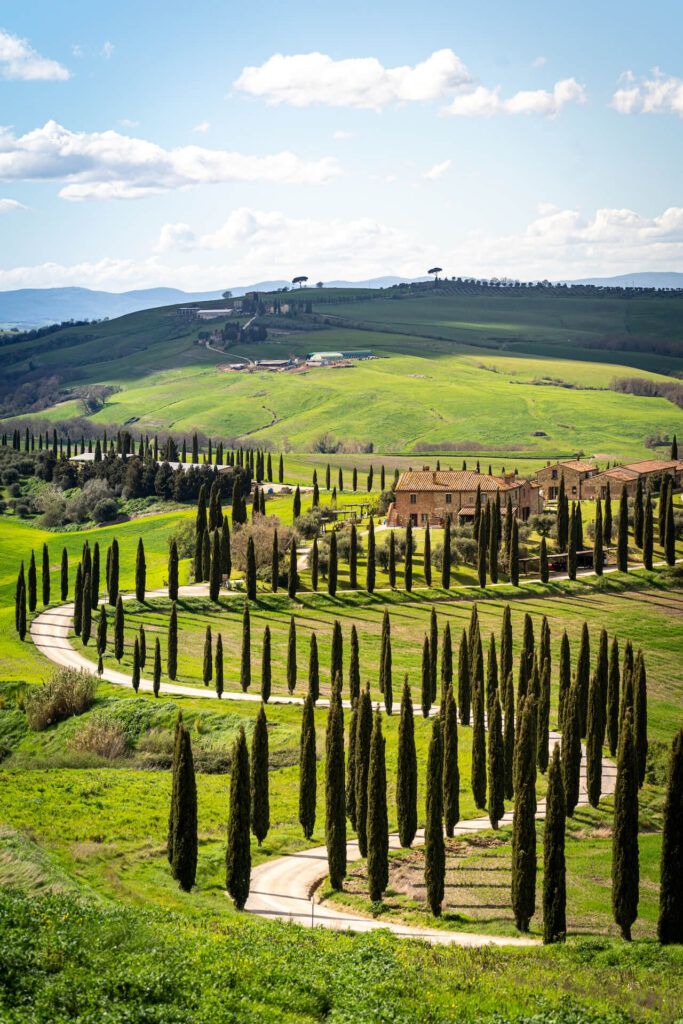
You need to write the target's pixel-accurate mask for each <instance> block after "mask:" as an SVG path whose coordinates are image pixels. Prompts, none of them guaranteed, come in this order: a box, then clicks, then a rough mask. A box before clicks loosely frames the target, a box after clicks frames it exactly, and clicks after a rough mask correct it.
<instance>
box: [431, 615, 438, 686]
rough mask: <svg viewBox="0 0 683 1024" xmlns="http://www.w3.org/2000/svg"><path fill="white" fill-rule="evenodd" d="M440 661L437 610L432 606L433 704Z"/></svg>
mask: <svg viewBox="0 0 683 1024" xmlns="http://www.w3.org/2000/svg"><path fill="white" fill-rule="evenodd" d="M438 661H439V629H438V625H437V621H436V608H435V607H434V605H432V610H431V614H430V616H429V681H430V687H431V695H432V704H433V703H434V702H435V701H436V668H437V665H438Z"/></svg>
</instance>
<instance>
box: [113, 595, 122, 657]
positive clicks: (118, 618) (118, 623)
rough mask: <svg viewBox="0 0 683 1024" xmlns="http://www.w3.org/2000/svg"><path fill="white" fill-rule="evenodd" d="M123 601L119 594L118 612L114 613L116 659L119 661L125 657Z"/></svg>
mask: <svg viewBox="0 0 683 1024" xmlns="http://www.w3.org/2000/svg"><path fill="white" fill-rule="evenodd" d="M123 626H124V619H123V601H122V600H121V595H120V594H119V596H118V598H117V601H116V611H115V613H114V657H115V658H116V660H117V661H121V658H122V657H123Z"/></svg>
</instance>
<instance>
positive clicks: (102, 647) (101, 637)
mask: <svg viewBox="0 0 683 1024" xmlns="http://www.w3.org/2000/svg"><path fill="white" fill-rule="evenodd" d="M106 649H107V613H106V611H105V610H104V605H103V604H102V605H100V614H99V616H98V619H97V653H98V654H104V652H105V651H106Z"/></svg>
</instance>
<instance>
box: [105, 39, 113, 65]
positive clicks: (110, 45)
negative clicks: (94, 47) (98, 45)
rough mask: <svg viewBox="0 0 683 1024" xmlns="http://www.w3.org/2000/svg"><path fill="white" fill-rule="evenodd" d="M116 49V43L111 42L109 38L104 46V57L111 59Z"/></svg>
mask: <svg viewBox="0 0 683 1024" xmlns="http://www.w3.org/2000/svg"><path fill="white" fill-rule="evenodd" d="M115 49H116V47H115V46H114V44H113V43H110V42H109V40H108V39H107V41H106V43H105V44H104V46H103V47H102V56H103V57H104V59H105V60H109V58H110V57H111V55H112V53H113V52H114V50H115Z"/></svg>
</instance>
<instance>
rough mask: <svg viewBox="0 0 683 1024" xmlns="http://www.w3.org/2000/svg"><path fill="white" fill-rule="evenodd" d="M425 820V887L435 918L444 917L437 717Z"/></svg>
mask: <svg viewBox="0 0 683 1024" xmlns="http://www.w3.org/2000/svg"><path fill="white" fill-rule="evenodd" d="M426 812H427V813H426V818H425V884H426V886H427V902H428V903H429V907H430V909H431V911H432V914H434V916H435V917H438V916H439V915H440V914H441V904H442V903H443V897H444V881H445V876H446V851H445V847H444V839H443V734H442V728H441V719H440V717H439V716H438V715H437V716H436V718H435V719H434V722H433V725H432V736H431V739H430V741H429V753H428V755H427V807H426Z"/></svg>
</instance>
